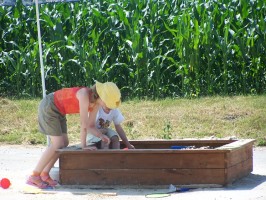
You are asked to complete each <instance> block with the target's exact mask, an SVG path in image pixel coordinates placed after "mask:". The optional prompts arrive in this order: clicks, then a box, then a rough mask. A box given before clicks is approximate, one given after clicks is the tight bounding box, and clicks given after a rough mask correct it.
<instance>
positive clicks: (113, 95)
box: [27, 81, 121, 188]
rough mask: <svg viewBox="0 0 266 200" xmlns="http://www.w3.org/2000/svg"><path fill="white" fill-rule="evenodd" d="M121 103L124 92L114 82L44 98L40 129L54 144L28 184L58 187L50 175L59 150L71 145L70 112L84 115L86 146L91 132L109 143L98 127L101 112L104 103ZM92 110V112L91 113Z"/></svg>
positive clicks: (65, 90)
mask: <svg viewBox="0 0 266 200" xmlns="http://www.w3.org/2000/svg"><path fill="white" fill-rule="evenodd" d="M120 104H121V93H120V90H119V89H118V87H117V86H116V84H115V83H113V82H105V83H100V82H98V81H96V84H95V85H94V86H92V87H91V88H88V87H72V88H63V89H61V90H57V91H55V92H53V93H50V94H49V95H47V96H46V97H44V98H43V99H42V101H41V103H40V105H39V109H38V122H39V130H40V132H42V133H43V134H45V135H47V136H48V137H49V140H50V141H51V142H50V145H49V146H47V148H46V150H45V151H44V152H43V154H42V156H41V158H40V160H39V162H38V163H37V165H36V167H35V169H34V170H33V172H32V175H30V176H29V177H28V180H27V183H28V184H30V185H33V186H36V187H38V188H47V187H54V186H55V185H57V182H56V181H55V180H53V179H52V178H51V177H50V176H49V172H50V170H51V168H52V167H53V166H54V163H55V162H56V161H57V159H58V155H57V153H56V150H57V149H61V148H64V147H67V146H68V144H69V140H68V135H67V123H66V115H67V114H79V115H80V127H81V129H80V138H81V147H82V149H85V150H86V149H88V150H92V149H93V148H92V147H87V144H86V136H87V132H90V133H91V134H93V135H94V136H96V137H98V138H100V139H101V140H102V141H103V142H104V143H106V144H109V143H110V139H109V138H108V137H107V136H106V135H104V134H102V133H101V132H100V131H99V130H98V129H97V127H96V126H95V121H96V116H97V112H98V109H99V107H100V106H105V107H108V108H110V109H115V108H118V107H119V106H120ZM88 113H89V114H88Z"/></svg>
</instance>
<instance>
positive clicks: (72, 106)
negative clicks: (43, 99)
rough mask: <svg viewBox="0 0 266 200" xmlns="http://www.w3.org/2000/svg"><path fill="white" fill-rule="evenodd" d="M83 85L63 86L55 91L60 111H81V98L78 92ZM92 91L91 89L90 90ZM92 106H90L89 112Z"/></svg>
mask: <svg viewBox="0 0 266 200" xmlns="http://www.w3.org/2000/svg"><path fill="white" fill-rule="evenodd" d="M81 88H83V87H73V88H63V89H61V90H57V91H56V92H55V93H54V103H55V106H56V107H57V108H58V110H59V112H60V113H61V114H63V115H66V114H75V113H79V100H78V99H77V97H76V94H77V92H78V91H79V90H80V89H81ZM89 92H91V90H90V91H89ZM91 109H92V108H90V107H89V108H88V112H90V111H91Z"/></svg>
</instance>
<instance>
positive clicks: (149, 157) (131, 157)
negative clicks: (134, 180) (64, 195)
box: [59, 152, 225, 170]
mask: <svg viewBox="0 0 266 200" xmlns="http://www.w3.org/2000/svg"><path fill="white" fill-rule="evenodd" d="M224 155H225V154H224V153H223V152H221V153H219V152H216V153H215V154H214V153H208V152H205V153H204V154H203V153H198V154H196V153H185V152H184V153H182V154H176V153H165V154H161V153H159V154H158V153H152V152H150V153H147V152H143V153H138V154H127V153H123V154H122V153H121V154H109V153H107V154H105V153H102V154H91V153H88V154H79V153H76V154H74V153H71V154H67V153H64V154H62V155H60V160H59V164H60V169H69V170H70V169H73V170H75V169H139V168H141V169H150V168H154V169H160V168H164V169H168V168H170V169H171V168H175V169H181V168H183V169H184V168H185V169H186V168H206V169H209V168H225V163H224V159H225V158H224Z"/></svg>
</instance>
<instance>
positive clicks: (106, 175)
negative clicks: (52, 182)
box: [60, 169, 225, 185]
mask: <svg viewBox="0 0 266 200" xmlns="http://www.w3.org/2000/svg"><path fill="white" fill-rule="evenodd" d="M224 181H225V180H224V169H178V170H177V169H119V170H117V169H110V170H100V169H89V170H61V171H60V182H61V184H62V185H99V184H100V185H130V184H132V185H169V184H219V185H223V184H224Z"/></svg>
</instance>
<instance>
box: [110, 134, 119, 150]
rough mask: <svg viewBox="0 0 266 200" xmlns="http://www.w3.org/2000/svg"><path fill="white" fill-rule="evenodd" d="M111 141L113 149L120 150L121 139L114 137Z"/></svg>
mask: <svg viewBox="0 0 266 200" xmlns="http://www.w3.org/2000/svg"><path fill="white" fill-rule="evenodd" d="M110 140H111V142H110V143H111V149H120V141H119V138H118V136H116V135H115V136H113V137H111V138H110Z"/></svg>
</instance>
